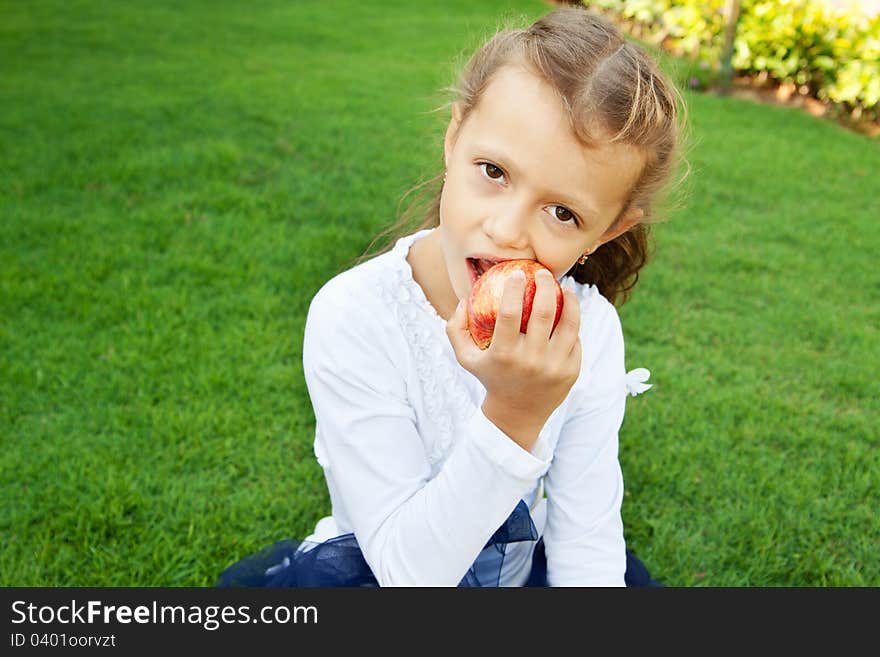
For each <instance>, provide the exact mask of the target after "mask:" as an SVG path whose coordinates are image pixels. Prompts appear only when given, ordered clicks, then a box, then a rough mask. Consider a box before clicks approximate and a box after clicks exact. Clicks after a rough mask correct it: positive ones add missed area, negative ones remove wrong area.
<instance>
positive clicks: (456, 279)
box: [438, 67, 644, 299]
mask: <svg viewBox="0 0 880 657" xmlns="http://www.w3.org/2000/svg"><path fill="white" fill-rule="evenodd" d="M445 154H446V170H447V173H446V182H445V184H444V186H443V194H442V197H441V201H440V228H439V230H438V233H439V235H438V237H439V240H440V244H441V247H442V251H443V256H444V259H445V262H446V269H447V272H448V274H449V281H450V283H451V284H452V288H453V291H454V293H455V296H456V297H457V298H458V299H463V298H467V296H468V295H469V294H470V290H471V286H472V285H473V282H474V281H475V280H476V278H477V276H478V275H479V273H481V272H482V271H483V269H484V268H485V267H486V266H487V265H488V264H489V263H487V262H486V261H489V262H493V261H498V260H504V259H513V258H526V259H529V260H538V261H539V262H541V263H543V264H544V265H546V266H547V267H549V268H550V269H551V270H552V271H553V273H554V274H555V275H556V277H557V279H558V278H561V277H562V276H563V275H565V273H566V272H568V270H569V269H571V267H572V266H573V265H574V263H575V262H576V261H577V260H578V258H580V257H581V256H582V255H583V254H584V253H585V252H592V251H593V250H595V249H596V248H597V247H598V246H599V245H601V244H603V243H604V242H606V241H608V240H611V239H614V238H615V237H617V235H619V234H621V233H622V232H624V231H625V230H627V229H629V228H630V227H631V226H632V225H634V224H635V223H636V222H637V221H638V219H639V218H640V217H641V216H642V211H641V210H639V209H637V208H634V209H628V210H627V212H626V213H624V214H623V216H622V217H621V220H620V221H618V222H617V223H616V224H615V225H613V226H612V223H614V219H615V218H616V217H617V216H618V215H620V213H621V211H622V210H623V203H624V201H625V196H626V195H627V194H628V193H629V192H630V190H631V188H632V186H633V185H634V184H635V182H636V179H637V177H638V175H639V173H640V172H641V168H642V164H643V162H644V158H643V156H642V155H641V154H640V152H639V151H638V150H636V149H635V148H634V147H632V146H627V145H620V144H615V145H609V146H604V147H602V148H601V149H587V148H585V147H584V146H583V145H582V144H581V143H580V142H579V141H578V139H577V138H576V136H575V134H574V132H573V131H572V129H571V127H570V126H569V123H568V118H567V113H566V110H565V108H564V106H563V104H562V100H561V99H560V98H559V96H558V95H557V94H556V92H555V91H554V90H553V88H552V87H550V86H549V85H548V84H547V83H546V82H544V81H543V80H542V79H541V78H539V77H538V76H536V75H534V74H533V73H531V72H529V71H527V70H526V69H524V68H520V67H505V68H503V69H501V70H500V71H498V73H496V74H495V76H494V77H493V78H492V80H491V81H490V83H489V85H488V86H487V87H486V89H485V91H484V92H483V95H482V97H481V98H480V100H479V102H478V103H477V105H476V107H474V108H473V110H472V111H471V113H470V114H469V115H468V117H467V119H466V120H465V121H464V122H461V118H460V112H458V107H457V106H456V108H455V109H454V110H453V118H452V121H451V122H450V124H449V128H448V129H447V132H446V141H445Z"/></svg>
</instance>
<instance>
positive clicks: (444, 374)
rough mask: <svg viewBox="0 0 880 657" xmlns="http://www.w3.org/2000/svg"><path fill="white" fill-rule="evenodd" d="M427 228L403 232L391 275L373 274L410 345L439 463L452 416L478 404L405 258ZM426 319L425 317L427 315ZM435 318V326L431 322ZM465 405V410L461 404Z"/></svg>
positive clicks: (431, 452) (452, 431)
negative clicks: (450, 353)
mask: <svg viewBox="0 0 880 657" xmlns="http://www.w3.org/2000/svg"><path fill="white" fill-rule="evenodd" d="M431 230H432V229H426V230H422V231H419V232H417V233H414V234H412V235H407V236H405V237H401V238H400V239H398V240H397V242H396V243H395V245H394V247H393V248H392V250H391V253H390V256H391V258H390V265H391V272H392V274H393V275H391V276H388V275H387V270H386V271H383V273H382V275H379V276H377V278H376V286H377V289H378V292H379V295H380V296H381V298H382V300H383V302H384V303H385V304H387V306H388V307H389V308H393V309H394V312H395V314H396V315H397V318H398V320H399V322H400V325H401V327H402V328H403V332H404V335H406V336H407V340H408V342H409V346H410V353H411V355H412V358H413V362H414V364H415V369H416V373H417V374H418V377H419V382H420V384H421V386H422V390H423V391H424V394H423V395H422V399H423V400H424V404H425V411H426V413H427V414H428V416H429V417H430V419H431V420H432V423H433V424H434V426H435V427H436V429H437V435H438V439H437V440H435V441H433V443H432V444H431V445H430V447H429V449H428V461H429V462H430V463H431V465H432V466H437V465H438V464H439V463H440V462H441V461H443V460H444V459H445V458H446V456H447V455H448V454H449V452H450V451H451V448H452V445H453V442H454V440H455V435H456V427H455V422H454V418H456V417H470V416H471V415H472V414H473V411H475V410H476V406H475V404H474V403H473V401H472V400H471V399H470V397H469V396H468V394H467V390H466V386H465V385H463V384H462V381H461V380H460V378H459V377H460V367H459V366H458V362H457V361H454V360H452V359H450V358H449V357H448V355H447V353H446V351H445V350H444V346H443V345H444V343H443V342H442V341H441V340H438V339H437V335H438V334H443V335H444V336H445V331H446V322H445V321H444V319H443V318H442V317H440V315H439V314H437V310H436V309H435V308H434V306H432V305H431V303H430V301H428V299H427V297H426V296H425V293H424V290H422V288H421V286H419V284H418V283H416V282H415V280H414V279H413V275H412V268H411V267H410V265H409V263H408V262H407V260H406V257H407V254H408V253H409V249H410V247H411V246H412V244H413V243H414V242H415V241H416V240H417V239H421V238H423V237H425V236H427V235H428V234H429V233H430V232H431ZM426 316H427V318H428V321H427V322H426V321H425V318H426ZM432 324H433V326H432ZM465 409H467V410H465Z"/></svg>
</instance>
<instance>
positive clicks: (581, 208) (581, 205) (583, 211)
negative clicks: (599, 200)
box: [474, 144, 599, 217]
mask: <svg viewBox="0 0 880 657" xmlns="http://www.w3.org/2000/svg"><path fill="white" fill-rule="evenodd" d="M474 150H475V151H477V152H478V153H485V155H486V156H487V157H489V158H490V159H493V160H495V161H496V162H498V164H500V165H501V166H503V167H504V168H505V169H506V170H507V171H510V172H511V173H512V174H514V175H516V176H519V175H520V174H521V173H522V172H521V171H520V170H519V168H518V167H517V166H516V165H515V164H512V162H513V160H512V159H511V158H509V157H507V156H505V155H504V154H503V153H501V152H500V151H498V150H497V149H495V148H492V147H491V146H488V145H487V144H477V145H476V146H474ZM542 191H543V192H545V193H547V194H549V195H550V196H555V197H556V198H558V199H559V201H560V202H562V203H565V204H566V205H571V206H573V207H574V208H575V209H576V210H577V211H578V214H580V215H581V216H582V217H583V216H584V215H591V216H593V217H598V216H599V212H598V211H597V210H595V209H593V208H592V207H591V206H590V205H589V204H588V203H587V202H586V201H584V200H581V199H577V198H575V197H573V196H569V195H568V194H564V193H558V192H553V191H551V190H542Z"/></svg>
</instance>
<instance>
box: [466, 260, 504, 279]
mask: <svg viewBox="0 0 880 657" xmlns="http://www.w3.org/2000/svg"><path fill="white" fill-rule="evenodd" d="M499 262H501V261H500V260H488V259H486V258H468V259H467V264H468V271H469V272H470V275H471V283H473V282H474V281H476V280H477V279H478V278H479V277H480V276H482V275H483V274H485V273H486V271H487V270H488V269H489V268H491V267H492V266H493V265H496V264H498V263H499Z"/></svg>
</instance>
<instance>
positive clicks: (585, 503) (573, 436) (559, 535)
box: [544, 298, 626, 586]
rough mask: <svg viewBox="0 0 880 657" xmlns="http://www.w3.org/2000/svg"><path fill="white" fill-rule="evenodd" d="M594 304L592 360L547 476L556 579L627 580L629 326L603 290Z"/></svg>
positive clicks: (574, 582)
mask: <svg viewBox="0 0 880 657" xmlns="http://www.w3.org/2000/svg"><path fill="white" fill-rule="evenodd" d="M591 306H592V308H591V313H590V316H589V317H588V316H587V315H585V316H584V322H583V323H584V324H585V325H586V326H587V327H588V328H587V330H586V332H585V333H583V334H582V336H581V339H582V341H583V345H584V363H585V364H584V365H582V370H581V374H580V377H579V379H578V381H577V382H576V384H575V387H574V388H573V390H572V395H571V402H572V411H571V412H570V414H569V415H568V418H567V420H566V421H565V423H564V425H563V427H562V430H561V433H560V436H559V440H558V443H557V445H556V449H555V453H554V458H553V463H552V465H551V466H550V469H549V471H548V473H547V479H546V482H545V484H546V490H547V498H548V499H547V528H546V530H545V534H544V542H545V547H546V554H547V581H548V584H550V586H624V573H625V570H626V551H625V550H626V546H625V542H624V537H623V521H622V519H621V515H620V508H621V503H622V501H623V476H622V473H621V469H620V463H619V461H618V431H619V429H620V426H621V423H622V422H623V415H624V410H625V404H626V372H625V366H624V346H623V332H622V330H621V326H620V319H619V318H618V316H617V312H616V310H615V309H614V307H613V306H612V305H611V304H610V303H608V302H607V301H606V300H605V299H604V298H600V300H599V302H598V303H597V301H596V300H593V301H592V302H591ZM597 315H598V317H597Z"/></svg>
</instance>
